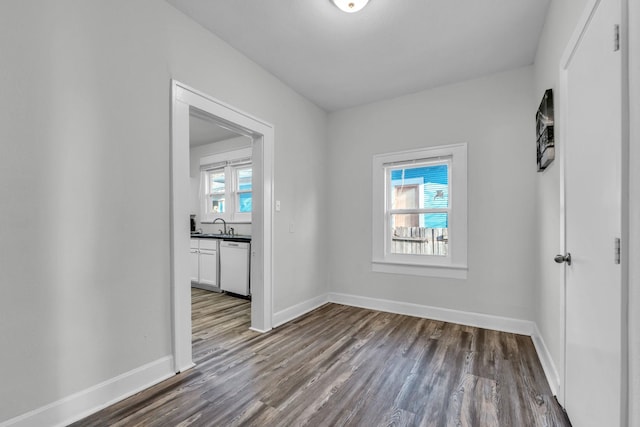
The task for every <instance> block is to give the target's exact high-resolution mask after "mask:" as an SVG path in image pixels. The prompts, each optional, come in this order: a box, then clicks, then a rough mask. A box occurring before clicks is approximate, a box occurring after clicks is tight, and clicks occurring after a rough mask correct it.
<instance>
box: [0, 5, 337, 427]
mask: <svg viewBox="0 0 640 427" xmlns="http://www.w3.org/2000/svg"><path fill="white" fill-rule="evenodd" d="M0 52H2V66H1V67H0V93H2V101H1V102H0V141H2V142H1V143H2V155H1V156H0V200H2V203H0V218H2V226H1V227H0V284H1V286H0V348H1V349H2V351H0V378H2V381H0V422H1V421H3V420H6V419H9V418H12V417H14V416H17V415H19V414H22V413H24V412H26V411H29V410H32V409H34V408H39V407H41V406H43V405H45V404H49V403H51V402H53V401H56V400H58V399H61V398H63V397H65V396H69V395H70V394H72V393H75V392H79V391H82V390H84V389H86V388H88V387H91V386H93V385H95V384H97V383H99V382H101V381H105V380H108V379H111V378H114V377H115V376H117V375H119V374H122V373H124V372H128V371H131V370H133V369H135V368H138V367H140V366H142V365H144V364H146V363H149V362H152V361H155V360H158V359H160V358H162V357H164V356H167V355H169V354H171V340H170V337H171V324H170V283H169V265H170V262H169V224H170V221H169V165H170V161H169V120H170V94H169V92H170V78H175V79H177V80H179V81H181V82H184V83H186V84H188V85H190V86H192V87H195V88H197V89H200V90H202V91H203V92H205V93H208V94H210V95H211V96H214V97H216V98H219V99H221V100H222V101H224V102H226V103H229V104H231V105H233V106H235V107H237V108H239V109H241V110H243V111H246V112H249V113H251V114H253V115H255V116H256V117H259V118H262V119H264V120H266V121H268V122H270V123H272V124H273V125H274V126H275V131H276V141H275V183H274V186H275V195H276V198H277V199H279V200H281V201H282V212H280V213H278V214H277V215H276V217H275V232H274V260H275V261H274V262H275V266H274V281H273V283H274V311H278V310H282V309H283V308H287V307H289V306H291V305H294V304H296V303H299V302H301V301H305V300H307V299H310V298H313V297H315V296H317V295H321V294H323V293H325V292H326V284H325V275H324V272H325V265H326V255H325V254H326V238H325V231H326V229H327V225H328V222H327V221H326V218H325V217H324V216H322V215H321V212H322V208H323V207H324V206H326V192H325V184H324V182H325V174H324V171H325V167H326V159H325V157H326V156H325V150H326V147H325V140H326V114H325V112H323V111H322V110H320V109H319V108H317V107H315V106H314V105H312V104H311V103H310V102H308V101H306V100H305V99H303V98H302V97H300V96H299V95H298V94H296V93H295V92H294V91H292V90H291V89H289V88H288V87H286V86H285V85H284V84H282V83H281V82H280V81H279V80H277V79H276V78H275V77H273V76H272V75H270V74H268V73H267V72H265V71H263V70H262V69H261V68H259V67H258V66H256V65H255V64H254V63H252V62H251V61H249V60H248V59H247V58H245V57H244V56H242V55H240V54H239V53H238V52H237V51H235V50H233V49H231V48H230V47H229V46H228V45H226V44H225V43H224V42H222V41H221V40H219V39H218V38H216V37H214V36H212V35H211V34H210V33H208V32H207V31H205V30H204V29H203V28H202V27H200V26H199V25H197V24H195V23H193V22H192V21H190V20H189V19H188V18H186V17H185V16H184V15H182V14H181V13H179V12H178V11H176V10H175V9H173V8H172V7H171V6H169V5H168V4H166V3H165V2H162V1H155V0H138V1H133V2H132V1H128V0H104V1H91V2H78V1H71V0H59V1H56V2H50V1H46V0H41V1H35V0H34V1H29V2H22V1H15V2H1V3H0ZM290 220H295V221H296V225H297V228H296V232H295V233H289V231H288V230H289V228H288V223H289V221H290ZM185 221H186V218H185Z"/></svg>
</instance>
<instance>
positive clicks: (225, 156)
mask: <svg viewBox="0 0 640 427" xmlns="http://www.w3.org/2000/svg"><path fill="white" fill-rule="evenodd" d="M200 171H201V181H200V182H201V184H200V200H201V207H202V208H201V214H202V222H205V223H206V222H212V221H213V220H214V219H216V218H222V219H224V220H225V221H227V222H233V223H242V222H251V211H252V207H253V191H252V179H253V173H252V172H253V170H252V165H251V149H243V150H235V151H231V152H227V153H221V154H216V155H213V156H209V157H205V158H202V159H201V160H200Z"/></svg>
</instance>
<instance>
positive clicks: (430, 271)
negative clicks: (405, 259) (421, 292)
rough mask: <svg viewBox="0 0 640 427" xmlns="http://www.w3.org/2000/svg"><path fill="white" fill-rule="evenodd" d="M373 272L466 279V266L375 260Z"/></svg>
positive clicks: (372, 265)
mask: <svg viewBox="0 0 640 427" xmlns="http://www.w3.org/2000/svg"><path fill="white" fill-rule="evenodd" d="M371 270H372V271H373V272H375V273H390V274H407V275H410V276H424V277H442V278H446V279H463V280H464V279H466V278H467V270H468V269H467V266H466V265H425V264H407V263H396V262H389V261H378V260H374V261H372V263H371Z"/></svg>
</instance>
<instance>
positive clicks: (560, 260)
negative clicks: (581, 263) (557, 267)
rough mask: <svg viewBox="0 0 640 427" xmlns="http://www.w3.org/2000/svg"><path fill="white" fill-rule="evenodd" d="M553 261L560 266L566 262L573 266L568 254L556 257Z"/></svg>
mask: <svg viewBox="0 0 640 427" xmlns="http://www.w3.org/2000/svg"><path fill="white" fill-rule="evenodd" d="M553 260H554V261H555V262H557V263H558V264H562V263H563V262H566V263H567V264H568V265H571V254H570V253H569V252H567V254H566V255H556V257H555V258H554V259H553Z"/></svg>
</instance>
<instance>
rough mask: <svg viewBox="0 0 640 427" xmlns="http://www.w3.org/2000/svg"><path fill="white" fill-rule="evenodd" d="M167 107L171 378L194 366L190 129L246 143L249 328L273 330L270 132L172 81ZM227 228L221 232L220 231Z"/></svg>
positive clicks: (268, 127) (256, 121)
mask: <svg viewBox="0 0 640 427" xmlns="http://www.w3.org/2000/svg"><path fill="white" fill-rule="evenodd" d="M171 88H172V106H171V113H172V114H171V125H172V127H171V197H170V203H171V287H172V300H171V308H172V327H173V330H172V335H173V356H174V368H175V371H176V372H181V371H184V370H186V369H189V368H190V367H192V366H194V363H193V352H192V346H191V333H192V326H191V268H190V267H191V266H190V261H191V260H190V258H189V256H190V236H191V233H190V228H191V222H190V220H189V219H190V215H191V211H192V209H191V206H192V204H191V200H192V190H191V188H192V186H191V178H190V175H191V174H190V134H191V130H190V127H191V126H190V125H191V124H192V123H194V121H195V120H203V119H204V120H206V121H207V122H209V123H211V124H213V125H215V126H217V127H218V128H221V129H219V130H222V129H224V130H225V131H228V132H230V133H231V134H233V135H236V136H241V137H244V138H246V139H247V145H248V149H249V150H250V153H251V158H252V178H251V183H252V213H251V250H250V253H249V257H250V263H249V264H250V277H251V296H252V304H251V326H250V329H252V330H255V331H258V332H266V331H269V330H270V329H271V327H272V311H273V310H272V299H271V295H272V205H273V142H274V129H273V126H272V125H270V124H268V123H266V122H264V121H262V120H259V119H257V118H255V117H253V116H251V115H249V114H246V113H244V112H241V111H239V110H237V109H235V108H233V107H231V106H229V105H227V104H224V103H222V102H220V101H218V100H216V99H214V98H212V97H210V96H208V95H206V94H204V93H202V92H199V91H197V90H195V89H193V88H190V87H188V86H186V85H184V84H182V83H180V82H177V81H175V80H173V81H172V84H171ZM225 228H226V227H225Z"/></svg>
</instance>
